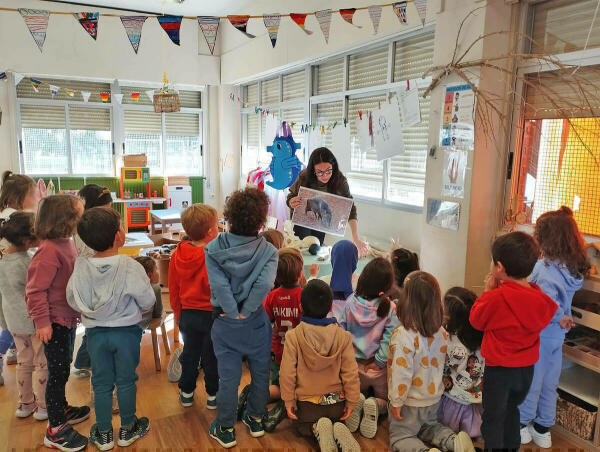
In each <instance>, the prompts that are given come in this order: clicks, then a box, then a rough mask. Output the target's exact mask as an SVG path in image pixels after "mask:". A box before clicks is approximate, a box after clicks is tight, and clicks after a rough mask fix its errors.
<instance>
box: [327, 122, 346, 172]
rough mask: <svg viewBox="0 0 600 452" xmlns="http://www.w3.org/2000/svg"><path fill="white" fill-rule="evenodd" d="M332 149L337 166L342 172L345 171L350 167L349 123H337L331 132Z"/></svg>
mask: <svg viewBox="0 0 600 452" xmlns="http://www.w3.org/2000/svg"><path fill="white" fill-rule="evenodd" d="M331 138H332V146H331V147H332V148H333V149H332V151H333V155H335V158H336V159H337V162H338V166H339V167H340V171H341V172H342V173H347V172H348V171H350V169H351V164H350V161H351V159H350V124H347V125H346V126H344V125H343V124H341V125H339V124H338V125H337V126H335V127H334V128H333V131H332V133H331Z"/></svg>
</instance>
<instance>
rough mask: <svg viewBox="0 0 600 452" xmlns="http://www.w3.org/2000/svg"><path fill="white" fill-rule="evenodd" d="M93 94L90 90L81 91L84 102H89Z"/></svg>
mask: <svg viewBox="0 0 600 452" xmlns="http://www.w3.org/2000/svg"><path fill="white" fill-rule="evenodd" d="M91 95H92V93H90V92H89V91H81V97H83V101H84V102H87V101H88V100H90V96H91Z"/></svg>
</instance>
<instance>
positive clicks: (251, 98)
mask: <svg viewBox="0 0 600 452" xmlns="http://www.w3.org/2000/svg"><path fill="white" fill-rule="evenodd" d="M246 102H247V103H248V105H250V106H251V107H254V106H256V105H258V83H254V84H252V85H248V86H247V87H246Z"/></svg>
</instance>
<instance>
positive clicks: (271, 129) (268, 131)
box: [264, 113, 279, 146]
mask: <svg viewBox="0 0 600 452" xmlns="http://www.w3.org/2000/svg"><path fill="white" fill-rule="evenodd" d="M265 120H266V124H265V141H264V143H265V145H266V146H271V145H272V144H273V141H274V140H275V136H276V135H277V128H278V127H279V120H278V119H277V118H276V117H275V116H273V115H272V114H270V113H269V114H268V115H267V117H266V119H265Z"/></svg>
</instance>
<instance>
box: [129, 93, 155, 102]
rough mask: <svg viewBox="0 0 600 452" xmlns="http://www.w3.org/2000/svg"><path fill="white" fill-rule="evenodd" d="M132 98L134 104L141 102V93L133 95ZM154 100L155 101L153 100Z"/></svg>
mask: <svg viewBox="0 0 600 452" xmlns="http://www.w3.org/2000/svg"><path fill="white" fill-rule="evenodd" d="M153 97H154V96H153ZM131 98H132V99H133V101H134V102H137V101H139V100H140V93H131ZM152 100H154V99H152Z"/></svg>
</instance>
